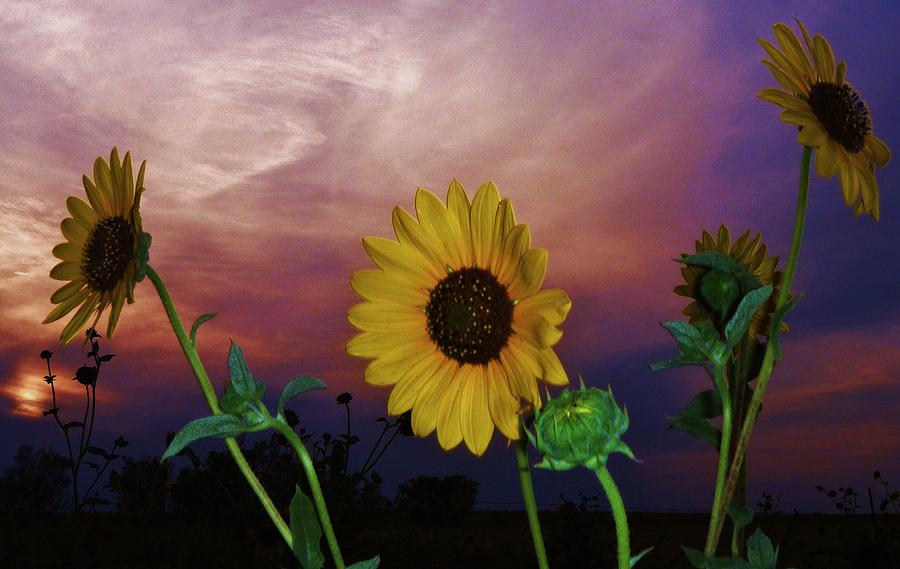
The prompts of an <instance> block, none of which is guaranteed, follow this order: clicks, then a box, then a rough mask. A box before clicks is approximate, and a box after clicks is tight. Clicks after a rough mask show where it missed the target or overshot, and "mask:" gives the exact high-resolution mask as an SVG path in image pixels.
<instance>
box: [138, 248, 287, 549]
mask: <svg viewBox="0 0 900 569" xmlns="http://www.w3.org/2000/svg"><path fill="white" fill-rule="evenodd" d="M147 276H148V277H149V278H150V281H151V282H153V286H154V287H156V292H157V293H158V294H159V299H160V301H162V304H163V308H165V310H166V315H167V316H168V317H169V322H170V323H171V324H172V329H173V330H174V331H175V336H176V337H177V338H178V343H179V344H181V350H182V351H183V352H184V356H185V357H186V358H187V360H188V363H189V364H190V365H191V371H193V372H194V377H195V378H197V384H198V385H199V386H200V391H202V392H203V397H204V398H205V399H206V404H207V405H208V406H209V409H210V411H212V413H213V415H219V414H221V413H222V410H221V409H219V401H218V399H217V398H216V392H215V390H214V389H213V387H212V385H211V384H210V382H209V376H208V375H206V370H205V369H204V368H203V364H202V363H201V362H200V355H199V354H198V353H197V348H196V347H195V346H194V344H193V343H192V342H191V340H190V338H188V335H187V333H186V332H185V331H184V326H183V325H182V324H181V318H179V317H178V312H177V311H176V310H175V303H174V302H172V297H171V296H169V291H168V290H167V289H166V285H165V284H163V282H162V279H161V278H160V276H159V275H158V274H156V271H155V270H153V267H151V266H150V265H147ZM225 446H227V447H228V450H229V452H231V457H232V458H233V459H234V462H235V463H236V464H237V466H238V468H239V469H240V471H241V474H243V475H244V478H245V479H246V480H247V483H248V484H250V487H251V488H252V489H253V492H254V493H255V494H256V497H257V498H258V499H259V501H260V503H261V504H262V506H263V508H265V510H266V513H268V514H269V518H270V519H271V520H272V523H274V524H275V527H276V528H277V529H278V533H280V534H281V537H282V539H284V541H285V542H286V543H287V544H288V546H291V545H292V544H293V541H294V539H293V536H292V534H291V528H290V527H289V526H288V524H287V523H286V522H285V521H284V518H282V517H281V514H279V513H278V509H277V508H276V507H275V504H273V503H272V499H271V498H270V497H269V495H268V494H267V493H266V490H265V488H263V486H262V483H261V482H260V481H259V479H258V478H257V477H256V475H255V474H253V470H251V468H250V465H249V464H247V459H246V458H244V453H243V452H241V448H240V447H239V446H238V444H237V441H236V440H234V438H231V437H229V438H226V439H225Z"/></svg>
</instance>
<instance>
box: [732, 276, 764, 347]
mask: <svg viewBox="0 0 900 569" xmlns="http://www.w3.org/2000/svg"><path fill="white" fill-rule="evenodd" d="M770 296H772V285H766V286H764V287H761V288H758V289H755V290H751V291H750V292H748V293H747V294H746V296H744V298H743V299H742V300H741V303H740V304H739V305H738V307H737V310H736V311H735V313H734V317H732V319H731V321H729V322H728V324H727V325H726V326H725V339H726V340H727V341H728V345H730V346H736V345H737V343H738V342H740V341H741V338H743V337H744V334H746V333H747V327H749V326H750V317H751V316H753V313H755V312H756V311H757V310H759V307H760V306H762V305H763V304H764V303H765V302H766V301H767V300H769V297H770Z"/></svg>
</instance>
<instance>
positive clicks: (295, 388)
mask: <svg viewBox="0 0 900 569" xmlns="http://www.w3.org/2000/svg"><path fill="white" fill-rule="evenodd" d="M313 389H325V384H324V383H322V381H320V380H318V379H316V378H314V377H310V376H308V375H301V376H300V377H295V378H294V379H292V380H290V381H289V382H288V383H287V385H285V386H284V389H282V390H281V396H280V397H279V398H278V416H279V417H280V416H281V415H282V413H284V406H285V404H286V403H287V402H288V401H290V400H291V399H293V398H294V397H297V396H298V395H300V394H301V393H305V392H307V391H311V390H313Z"/></svg>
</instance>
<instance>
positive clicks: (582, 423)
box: [525, 380, 636, 471]
mask: <svg viewBox="0 0 900 569" xmlns="http://www.w3.org/2000/svg"><path fill="white" fill-rule="evenodd" d="M534 430H535V434H532V433H531V432H530V431H528V430H526V431H525V433H526V435H527V436H528V440H529V441H531V444H532V445H533V446H534V447H535V448H536V449H537V450H538V451H539V452H540V453H541V454H542V455H543V460H542V461H541V462H540V463H538V464H536V465H535V466H536V467H537V468H546V469H550V470H560V471H562V470H569V469H572V468H575V467H576V466H584V467H585V468H589V469H591V470H597V469H599V468H602V467H604V466H606V460H607V458H608V457H609V455H610V454H612V453H614V452H621V453H623V454H625V455H626V456H628V457H629V458H631V459H633V460H636V459H635V458H634V453H632V452H631V449H630V448H628V446H627V445H626V444H625V443H623V442H622V441H621V439H620V438H619V437H620V436H621V435H622V434H623V433H624V432H625V431H627V430H628V411H627V410H624V411H623V410H622V409H620V408H619V407H618V405H616V400H615V399H614V398H613V394H612V388H609V391H604V390H602V389H598V388H596V387H591V388H586V387H585V386H584V381H583V380H582V381H581V388H580V389H579V390H577V391H574V390H573V391H570V390H568V389H564V390H563V391H562V393H560V394H559V397H557V398H555V399H552V398H548V400H547V404H546V405H545V406H544V408H543V409H539V410H537V411H535V413H534Z"/></svg>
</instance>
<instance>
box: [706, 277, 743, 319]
mask: <svg viewBox="0 0 900 569" xmlns="http://www.w3.org/2000/svg"><path fill="white" fill-rule="evenodd" d="M700 295H701V296H702V297H703V300H704V301H706V303H707V304H708V305H709V306H710V308H712V309H713V310H715V311H716V312H718V313H719V316H720V318H721V319H723V320H725V319H726V318H727V317H728V315H729V314H731V309H732V307H733V306H734V304H735V303H736V302H737V301H738V300H739V299H740V296H741V285H740V283H738V280H737V278H735V276H734V275H732V274H731V273H726V272H725V271H720V270H718V269H712V270H710V271H708V272H707V273H706V274H705V275H703V279H702V280H701V282H700Z"/></svg>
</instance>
